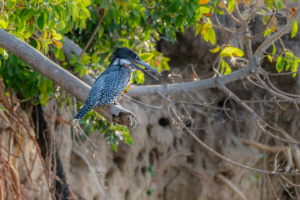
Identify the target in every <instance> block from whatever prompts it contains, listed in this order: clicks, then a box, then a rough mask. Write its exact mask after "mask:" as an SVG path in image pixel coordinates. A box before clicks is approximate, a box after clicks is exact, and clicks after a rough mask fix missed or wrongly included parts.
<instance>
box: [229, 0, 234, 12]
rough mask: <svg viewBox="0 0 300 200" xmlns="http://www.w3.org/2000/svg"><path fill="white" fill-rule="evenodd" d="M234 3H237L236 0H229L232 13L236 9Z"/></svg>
mask: <svg viewBox="0 0 300 200" xmlns="http://www.w3.org/2000/svg"><path fill="white" fill-rule="evenodd" d="M234 5H235V0H229V3H228V10H229V12H230V13H232V12H233V10H234Z"/></svg>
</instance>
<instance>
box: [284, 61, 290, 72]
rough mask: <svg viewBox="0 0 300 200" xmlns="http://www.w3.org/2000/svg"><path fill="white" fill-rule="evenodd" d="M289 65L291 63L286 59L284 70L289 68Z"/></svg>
mask: <svg viewBox="0 0 300 200" xmlns="http://www.w3.org/2000/svg"><path fill="white" fill-rule="evenodd" d="M290 66H291V63H290V62H289V61H287V62H286V65H285V71H287V70H289V69H290Z"/></svg>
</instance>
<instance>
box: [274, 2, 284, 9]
mask: <svg viewBox="0 0 300 200" xmlns="http://www.w3.org/2000/svg"><path fill="white" fill-rule="evenodd" d="M275 6H276V8H277V11H279V10H280V9H281V8H282V6H283V0H275Z"/></svg>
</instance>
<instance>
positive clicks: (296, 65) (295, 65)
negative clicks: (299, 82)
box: [291, 62, 298, 77]
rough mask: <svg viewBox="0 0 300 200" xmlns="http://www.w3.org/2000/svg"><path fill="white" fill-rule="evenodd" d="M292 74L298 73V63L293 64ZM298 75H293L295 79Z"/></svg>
mask: <svg viewBox="0 0 300 200" xmlns="http://www.w3.org/2000/svg"><path fill="white" fill-rule="evenodd" d="M291 71H292V72H297V71H298V62H293V63H292V68H291ZM296 75H297V73H294V74H293V77H295V76H296Z"/></svg>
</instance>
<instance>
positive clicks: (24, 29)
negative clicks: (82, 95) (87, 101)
mask: <svg viewBox="0 0 300 200" xmlns="http://www.w3.org/2000/svg"><path fill="white" fill-rule="evenodd" d="M2 2H3V3H2V7H1V11H0V28H2V29H6V30H7V31H8V32H9V33H10V34H13V35H15V36H16V37H18V38H19V39H21V40H23V41H25V42H27V43H29V44H30V45H31V46H32V47H33V48H36V49H37V50H38V51H40V52H41V53H43V54H44V55H45V56H47V57H48V58H50V59H52V60H54V61H55V62H56V63H57V64H59V65H61V66H62V67H64V68H66V69H69V70H73V71H74V72H75V73H79V75H80V76H83V75H85V74H89V75H91V76H94V77H97V76H98V75H99V74H100V73H102V72H103V71H104V70H105V67H107V66H108V65H109V61H110V60H109V58H110V52H112V51H113V48H114V47H115V46H124V47H129V48H132V49H134V50H135V51H136V52H137V53H138V54H139V55H140V56H141V58H142V59H143V60H144V61H147V62H149V64H150V65H151V66H152V67H154V68H157V69H158V71H160V72H161V71H163V70H169V66H168V61H169V59H168V58H166V57H164V56H163V55H162V54H161V53H160V52H158V51H156V48H155V42H156V40H160V38H161V37H164V38H167V39H169V40H170V41H171V42H173V43H174V42H176V32H179V31H181V32H182V33H183V34H184V32H185V29H186V28H189V27H192V28H194V29H195V34H196V35H199V37H202V38H203V39H204V40H205V41H206V42H210V43H211V44H212V45H215V44H217V40H216V39H217V38H216V34H215V28H214V27H215V25H214V24H213V23H212V21H211V20H210V17H211V16H212V14H216V15H225V12H224V10H225V9H227V10H228V11H229V13H233V11H234V9H235V3H236V2H237V3H238V4H239V3H240V2H241V1H235V0H228V1H219V0H210V1H209V0H200V1H199V0H189V1H184V0H158V1H152V0H144V1H140V0H109V1H106V0H58V1H56V0H45V1H41V0H35V1H34V0H6V1H2ZM245 2H246V3H247V4H250V1H245ZM264 4H265V5H264V6H263V8H262V9H261V10H260V11H261V13H268V12H271V11H272V10H273V6H275V7H274V8H276V10H277V11H279V10H281V9H282V7H283V1H282V0H268V1H264ZM254 9H255V5H254ZM99 10H100V11H103V13H104V14H103V21H102V23H101V25H100V26H99V28H98V32H97V34H96V36H95V37H94V39H93V41H92V45H90V46H89V48H88V49H87V51H86V52H85V54H83V56H82V57H81V58H78V57H77V56H76V55H74V54H73V55H72V58H71V59H70V60H66V56H65V55H64V52H63V50H62V47H63V45H64V38H63V36H67V37H69V38H70V39H72V40H73V41H74V42H75V43H77V44H78V45H79V46H81V47H82V48H83V47H84V46H85V45H86V43H87V41H88V39H89V38H90V37H91V34H92V32H93V31H94V29H95V27H96V24H97V23H98V21H99V13H101V12H100V11H99ZM249 13H250V14H249ZM242 17H243V19H246V20H250V19H251V18H252V15H251V12H248V11H247V9H246V10H245V11H244V13H242ZM269 19H270V15H262V20H263V22H264V24H267V22H268V20H269ZM274 21H276V20H274ZM277 26H278V24H277V23H275V22H274V23H273V22H272V23H270V25H269V27H268V29H266V31H265V33H264V36H265V37H268V36H270V35H272V33H273V32H275V31H276V29H277ZM297 32H298V24H297V22H296V21H294V23H293V26H292V31H291V37H294V36H295V35H296V34H297ZM219 51H221V52H220V54H219V61H220V62H219V70H220V74H221V75H226V74H229V73H231V72H232V68H231V66H230V65H229V64H228V63H227V62H226V61H225V60H224V57H227V56H229V57H230V58H231V64H232V65H233V66H234V65H235V62H236V58H237V57H243V56H244V52H243V51H242V50H241V49H238V48H235V47H232V46H230V45H229V44H223V45H222V44H217V46H216V47H215V48H214V49H212V50H211V52H212V53H217V52H219ZM275 53H276V46H275V44H273V52H272V56H271V55H268V56H267V57H268V59H269V60H270V61H272V60H273V59H274V57H275ZM0 54H1V57H0V63H1V68H0V77H2V78H3V79H4V82H5V85H6V87H8V88H10V87H11V88H13V92H14V94H17V93H19V94H21V95H22V96H23V97H24V99H23V100H28V99H34V101H35V103H39V102H41V103H42V104H43V105H45V104H46V102H47V101H48V99H49V98H50V97H51V96H52V95H53V93H55V92H54V89H53V84H52V82H51V81H50V80H49V79H47V78H46V77H44V76H42V75H41V74H39V73H38V72H37V71H35V70H34V69H33V68H32V67H31V66H29V65H28V64H26V63H25V62H24V61H22V60H20V59H19V58H17V57H16V56H14V55H11V54H10V53H9V52H7V51H6V50H4V49H2V48H0ZM298 62H299V58H297V57H295V56H294V55H293V53H292V52H291V51H290V50H285V51H284V52H282V54H281V55H280V56H278V58H277V62H276V69H277V71H278V72H279V73H280V72H281V71H282V70H283V69H284V66H285V70H291V71H292V72H295V71H297V69H298ZM295 75H296V73H295V74H294V76H295ZM132 82H135V83H137V84H143V83H144V74H143V73H141V72H135V73H134V74H133V79H132ZM128 89H130V88H128ZM80 106H82V104H81V103H78V108H79V107H80ZM81 122H82V123H83V122H84V123H85V124H86V125H87V126H86V130H87V131H95V130H99V129H100V130H102V132H105V133H104V134H105V135H106V136H105V137H106V138H107V141H108V142H110V143H111V145H112V147H113V149H116V146H117V141H118V139H124V141H125V142H127V143H128V144H133V143H132V139H131V138H130V137H129V136H130V135H129V134H128V133H129V132H128V130H127V129H124V128H122V127H119V126H116V125H114V124H111V123H108V122H106V121H104V120H103V119H102V118H101V116H100V115H98V114H96V113H94V112H90V113H89V114H88V115H86V117H85V118H84V120H83V121H81ZM89 124H93V125H92V127H93V128H92V129H91V128H90V126H88V125H89ZM119 132H122V133H123V134H119ZM128 135H129V136H128Z"/></svg>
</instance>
